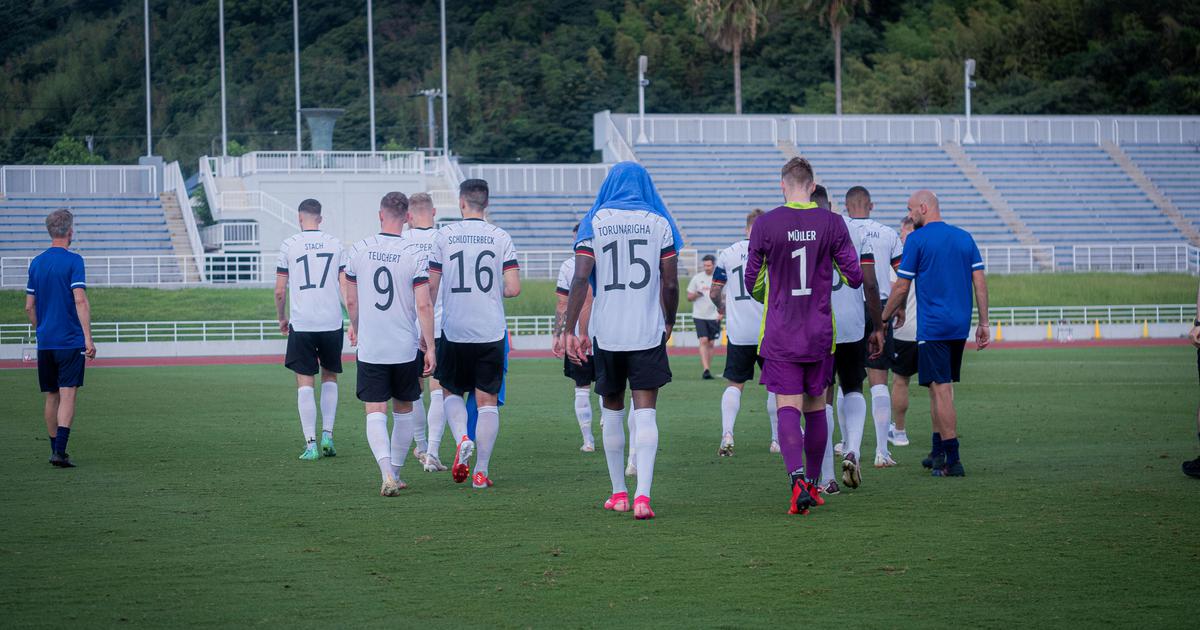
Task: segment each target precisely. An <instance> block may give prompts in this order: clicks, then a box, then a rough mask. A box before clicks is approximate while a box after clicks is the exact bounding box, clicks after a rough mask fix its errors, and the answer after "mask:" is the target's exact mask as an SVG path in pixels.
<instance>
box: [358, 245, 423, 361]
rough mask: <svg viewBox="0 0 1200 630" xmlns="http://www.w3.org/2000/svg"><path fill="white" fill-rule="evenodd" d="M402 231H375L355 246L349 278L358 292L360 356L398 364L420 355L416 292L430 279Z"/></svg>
mask: <svg viewBox="0 0 1200 630" xmlns="http://www.w3.org/2000/svg"><path fill="white" fill-rule="evenodd" d="M408 244H409V243H407V242H406V241H405V239H404V238H403V237H401V236H400V235H398V234H386V233H381V234H376V235H375V236H372V237H369V238H365V239H363V240H361V241H359V242H358V244H356V245H355V246H354V249H352V250H350V254H349V256H348V257H347V260H346V280H348V281H349V282H350V290H351V291H356V292H357V295H358V360H359V361H363V362H364V363H377V364H383V365H397V364H400V363H408V362H410V361H412V360H414V359H416V358H417V347H418V346H417V344H418V342H419V341H420V338H421V327H420V324H419V323H418V322H417V301H416V296H415V294H414V290H415V289H416V288H417V287H419V286H422V285H425V284H427V283H428V282H429V274H428V271H427V270H426V268H425V265H424V264H423V263H422V262H421V260H420V259H418V258H417V256H416V255H414V254H413V252H412V251H408V250H406V248H405V246H406V245H408Z"/></svg>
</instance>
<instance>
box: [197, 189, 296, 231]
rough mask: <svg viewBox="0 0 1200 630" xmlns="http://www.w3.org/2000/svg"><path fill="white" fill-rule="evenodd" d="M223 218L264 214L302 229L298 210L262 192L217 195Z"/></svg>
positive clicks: (235, 192)
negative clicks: (231, 215)
mask: <svg viewBox="0 0 1200 630" xmlns="http://www.w3.org/2000/svg"><path fill="white" fill-rule="evenodd" d="M217 206H218V207H219V208H220V214H221V216H224V215H225V213H226V212H255V211H257V212H262V213H264V214H266V215H268V216H271V217H274V218H276V219H278V220H280V221H282V222H283V223H284V224H286V225H289V226H291V227H293V228H295V229H297V230H298V229H300V222H299V220H297V218H296V209H295V208H293V207H291V206H289V205H287V204H285V203H283V202H282V201H280V200H278V199H276V198H275V197H272V196H271V195H270V194H269V193H265V192H263V191H261V190H228V191H225V192H223V193H220V194H218V195H217Z"/></svg>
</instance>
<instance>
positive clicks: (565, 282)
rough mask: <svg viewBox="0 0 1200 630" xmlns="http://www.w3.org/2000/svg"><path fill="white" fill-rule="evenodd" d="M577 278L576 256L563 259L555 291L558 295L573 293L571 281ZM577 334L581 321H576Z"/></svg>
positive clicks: (564, 295)
mask: <svg viewBox="0 0 1200 630" xmlns="http://www.w3.org/2000/svg"><path fill="white" fill-rule="evenodd" d="M574 279H575V257H574V256H571V257H570V258H567V259H566V260H564V261H563V263H562V266H560V267H559V268H558V282H557V283H556V284H555V286H554V292H555V293H557V294H558V295H561V296H563V297H566V296H568V295H571V282H572V281H573V280H574ZM575 334H576V335H578V334H579V323H578V322H576V323H575Z"/></svg>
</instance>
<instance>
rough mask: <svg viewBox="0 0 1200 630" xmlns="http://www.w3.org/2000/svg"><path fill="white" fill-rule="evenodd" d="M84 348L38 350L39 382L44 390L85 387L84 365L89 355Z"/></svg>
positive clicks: (49, 391) (54, 390)
mask: <svg viewBox="0 0 1200 630" xmlns="http://www.w3.org/2000/svg"><path fill="white" fill-rule="evenodd" d="M84 352H85V350H84V349H83V348H71V349H70V350H38V351H37V366H38V384H39V385H41V387H42V391H43V392H48V393H52V392H56V391H58V389H59V388H60V387H83V366H84V364H85V363H87V357H85V356H83V353H84Z"/></svg>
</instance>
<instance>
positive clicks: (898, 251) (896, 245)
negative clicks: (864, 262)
mask: <svg viewBox="0 0 1200 630" xmlns="http://www.w3.org/2000/svg"><path fill="white" fill-rule="evenodd" d="M903 254H904V245H903V244H901V243H900V235H899V234H892V251H891V260H890V261H889V263H890V264H891V265H892V269H893V270H894V269H896V268H897V267H899V266H900V257H901V256H902V255H903Z"/></svg>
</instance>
